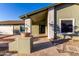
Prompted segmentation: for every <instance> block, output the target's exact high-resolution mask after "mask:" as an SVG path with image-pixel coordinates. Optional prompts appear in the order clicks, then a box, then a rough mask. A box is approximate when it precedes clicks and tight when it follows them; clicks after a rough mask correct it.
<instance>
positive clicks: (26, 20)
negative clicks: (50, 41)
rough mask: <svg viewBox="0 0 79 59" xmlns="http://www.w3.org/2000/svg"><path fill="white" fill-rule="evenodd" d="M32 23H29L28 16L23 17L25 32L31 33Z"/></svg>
mask: <svg viewBox="0 0 79 59" xmlns="http://www.w3.org/2000/svg"><path fill="white" fill-rule="evenodd" d="M31 27H32V24H31V19H30V18H28V19H25V32H26V33H31V31H32V28H31Z"/></svg>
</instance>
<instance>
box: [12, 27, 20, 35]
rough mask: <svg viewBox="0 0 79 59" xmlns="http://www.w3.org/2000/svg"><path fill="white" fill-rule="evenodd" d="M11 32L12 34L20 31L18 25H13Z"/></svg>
mask: <svg viewBox="0 0 79 59" xmlns="http://www.w3.org/2000/svg"><path fill="white" fill-rule="evenodd" d="M13 32H14V34H19V33H20V25H13Z"/></svg>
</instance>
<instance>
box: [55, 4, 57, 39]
mask: <svg viewBox="0 0 79 59" xmlns="http://www.w3.org/2000/svg"><path fill="white" fill-rule="evenodd" d="M54 40H57V13H56V6H55V7H54Z"/></svg>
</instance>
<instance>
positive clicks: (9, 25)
mask: <svg viewBox="0 0 79 59" xmlns="http://www.w3.org/2000/svg"><path fill="white" fill-rule="evenodd" d="M24 23H25V22H24V21H21V20H20V21H0V34H4V35H14V34H20V32H21V31H24V29H23V27H24Z"/></svg>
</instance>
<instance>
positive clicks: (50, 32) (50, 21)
mask: <svg viewBox="0 0 79 59" xmlns="http://www.w3.org/2000/svg"><path fill="white" fill-rule="evenodd" d="M51 38H54V8H50V9H48V39H51Z"/></svg>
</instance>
